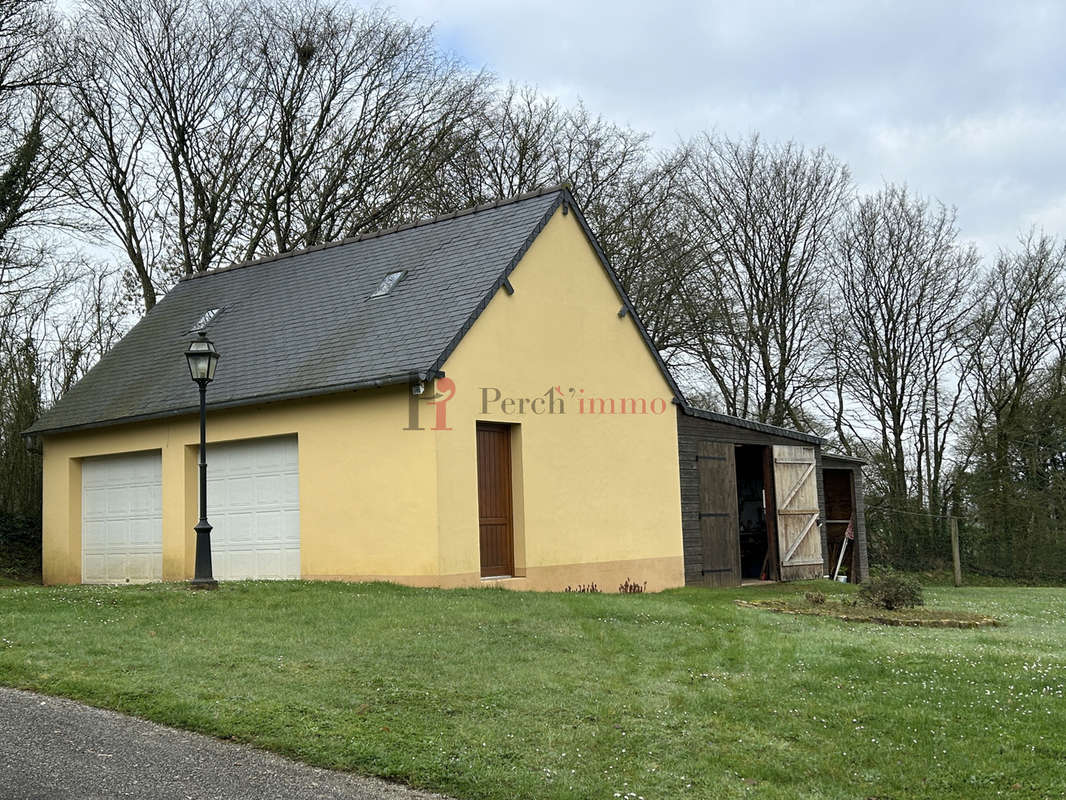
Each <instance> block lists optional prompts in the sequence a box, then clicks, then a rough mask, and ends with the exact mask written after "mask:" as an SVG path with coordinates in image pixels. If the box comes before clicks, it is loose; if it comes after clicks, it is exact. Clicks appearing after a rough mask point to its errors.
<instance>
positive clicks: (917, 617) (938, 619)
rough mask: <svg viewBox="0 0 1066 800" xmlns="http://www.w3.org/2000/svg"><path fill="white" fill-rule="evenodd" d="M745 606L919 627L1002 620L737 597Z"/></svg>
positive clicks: (970, 625) (979, 624)
mask: <svg viewBox="0 0 1066 800" xmlns="http://www.w3.org/2000/svg"><path fill="white" fill-rule="evenodd" d="M734 602H736V604H737V605H738V606H743V607H744V608H760V609H763V610H764V611H774V612H777V613H778V614H803V615H807V616H812V617H832V618H833V619H841V620H844V621H845V622H875V623H877V624H878V625H906V626H910V627H915V628H985V627H993V626H998V625H1000V624H1001V623H1000V622H999V620H997V619H995V618H993V617H988V616H985V615H983V614H973V613H971V612H968V611H947V610H938V609H933V608H907V609H898V610H896V611H886V610H885V609H883V608H871V607H869V606H862V605H853V604H850V603H842V602H839V601H836V602H834V601H833V600H830V601H828V602H824V603H811V602H810V601H809V600H805V599H802V598H796V599H791V598H789V599H785V600H736V601H734Z"/></svg>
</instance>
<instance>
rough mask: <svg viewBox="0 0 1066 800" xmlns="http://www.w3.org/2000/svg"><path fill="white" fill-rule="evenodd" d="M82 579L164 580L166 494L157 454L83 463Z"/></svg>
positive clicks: (120, 580) (129, 581)
mask: <svg viewBox="0 0 1066 800" xmlns="http://www.w3.org/2000/svg"><path fill="white" fill-rule="evenodd" d="M81 579H82V582H84V583H145V582H147V581H158V580H162V579H163V490H162V465H161V458H160V454H159V452H158V451H155V452H147V453H126V454H123V455H120V456H105V457H102V458H87V459H85V460H84V461H82V462H81Z"/></svg>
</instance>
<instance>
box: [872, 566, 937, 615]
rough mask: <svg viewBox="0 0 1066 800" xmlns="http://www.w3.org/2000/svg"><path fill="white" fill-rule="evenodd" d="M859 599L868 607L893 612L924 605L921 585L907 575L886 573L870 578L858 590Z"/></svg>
mask: <svg viewBox="0 0 1066 800" xmlns="http://www.w3.org/2000/svg"><path fill="white" fill-rule="evenodd" d="M859 599H860V600H861V601H862V602H863V603H865V604H866V605H868V606H874V607H875V608H884V609H886V610H888V611H894V610H895V609H897V608H914V607H915V606H920V605H924V604H925V601H924V600H922V585H921V584H920V583H918V580H917V579H916V578H912V577H910V576H909V575H899V574H896V573H888V574H885V575H881V576H879V577H876V578H872V579H870V580H869V581H867V582H866V583H864V584H862V586H861V587H860V588H859Z"/></svg>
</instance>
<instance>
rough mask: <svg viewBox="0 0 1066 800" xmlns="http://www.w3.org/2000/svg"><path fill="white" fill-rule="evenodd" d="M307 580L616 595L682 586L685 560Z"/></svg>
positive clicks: (615, 562)
mask: <svg viewBox="0 0 1066 800" xmlns="http://www.w3.org/2000/svg"><path fill="white" fill-rule="evenodd" d="M303 577H304V578H305V579H308V580H334V581H351V582H362V581H387V582H389V583H400V584H404V585H406V586H418V587H440V588H445V589H455V588H462V587H485V588H491V587H497V588H501V589H519V590H525V591H535V592H561V591H563V590H565V589H566V587H567V586H571V587H573V588H574V589H576V588H577V587H578V586H579V585H587V584H590V583H595V584H596V587H597V588H598V589H599V590H600V591H602V592H617V591H618V587H619V586H620V585H621V584H623V583H624V582H625V581H626V580H627V579H628V580H631V581H632V582H634V583H639V584H644V583H645V582H647V584H648V588H647V591H649V592H659V591H662V590H663V589H672V588H674V587H677V586H684V585H685V570H684V560H683V559H682V558H680V557H674V556H671V557H667V558H640V559H632V560H627V561H602V562H597V563H590V564H557V565H553V566H547V567H530V568H528V569H526V574H525V575H521V576H515V577H513V578H487V579H483V578H482V577H481V575H480V574H478V573H474V572H470V573H461V574H452V575H304V576H303Z"/></svg>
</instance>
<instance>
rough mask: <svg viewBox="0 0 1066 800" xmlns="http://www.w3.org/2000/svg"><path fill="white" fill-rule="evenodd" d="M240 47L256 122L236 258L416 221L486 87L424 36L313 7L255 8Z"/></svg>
mask: <svg viewBox="0 0 1066 800" xmlns="http://www.w3.org/2000/svg"><path fill="white" fill-rule="evenodd" d="M249 36H250V38H251V45H250V46H248V47H246V48H245V52H246V53H247V54H248V56H247V58H249V59H250V61H251V63H250V64H249V65H248V66H247V67H246V68H245V72H246V73H247V74H254V75H256V76H258V77H257V81H258V83H257V91H256V95H257V101H258V103H259V104H260V105H261V106H262V107H263V108H264V109H266V110H267V115H266V119H265V125H264V127H263V129H262V131H261V132H260V134H261V135H262V136H264V147H263V153H262V155H261V157H260V161H261V164H262V166H261V168H259V169H257V170H254V171H252V172H250V173H249V176H250V177H251V178H252V179H251V180H246V181H244V182H243V185H242V191H243V192H244V193H245V194H246V195H247V197H248V205H249V207H250V209H251V213H250V214H249V219H248V221H249V225H248V233H247V239H246V242H245V245H244V253H243V254H242V257H245V258H250V257H254V256H257V255H262V254H263V253H268V252H278V251H285V250H290V249H293V248H295V247H306V246H310V245H314V244H320V243H322V242H326V241H331V240H334V239H339V238H342V237H347V236H353V235H356V234H358V233H361V232H364V231H368V230H374V229H378V228H382V227H387V225H388V224H390V223H392V222H396V221H398V220H400V219H402V218H406V217H410V216H412V215H415V214H417V213H418V212H419V211H420V210H421V209H420V205H421V203H420V198H422V197H423V196H424V193H425V191H426V187H427V185H428V184H429V183H430V182H431V181H432V180H433V179H435V177H436V176H437V174H438V172H439V171H440V170H442V169H444V168H445V167H446V165H447V164H448V163H449V162H450V159H451V158H452V157H453V154H454V152H455V150H456V148H457V147H458V138H457V131H458V130H459V128H460V126H462V125H463V124H464V123H465V122H466V121H467V120H468V119H469V118H470V117H471V116H472V115H473V114H474V113H475V111H476V110H477V109H478V108H479V107H480V106H481V104H482V95H483V93H484V90H485V85H486V81H487V77H486V76H485V75H483V74H470V73H467V72H466V71H464V70H463V69H462V68H461V66H460V65H459V64H458V63H457V62H455V61H454V60H452V59H450V58H446V57H444V56H442V55H441V54H440V52H439V51H438V50H437V48H436V44H435V42H434V39H433V36H432V31H431V30H430V29H429V28H425V27H420V26H417V25H411V24H407V23H403V22H399V21H397V20H396V19H394V18H392V17H390V16H388V15H386V14H385V13H383V12H380V11H358V10H353V9H347V8H342V7H337V6H332V5H328V4H326V3H324V2H320V1H319V0H300V1H299V2H296V3H290V4H272V3H260V4H258V5H256V6H255V7H254V12H253V14H252V24H251V25H250V31H249Z"/></svg>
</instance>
